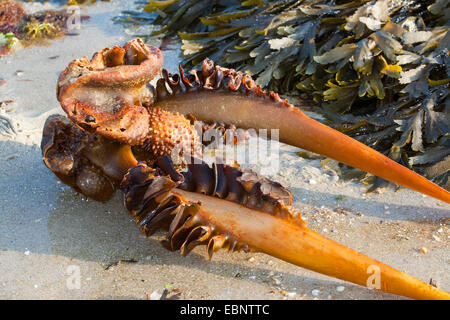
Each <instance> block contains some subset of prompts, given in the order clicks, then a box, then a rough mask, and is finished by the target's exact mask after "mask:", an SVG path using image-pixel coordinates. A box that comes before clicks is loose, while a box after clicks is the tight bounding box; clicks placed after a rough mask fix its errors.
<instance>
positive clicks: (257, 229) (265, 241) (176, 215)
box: [122, 156, 450, 299]
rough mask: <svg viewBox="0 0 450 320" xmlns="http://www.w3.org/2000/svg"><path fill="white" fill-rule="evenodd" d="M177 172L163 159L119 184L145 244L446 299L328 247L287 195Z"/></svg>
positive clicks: (215, 170)
mask: <svg viewBox="0 0 450 320" xmlns="http://www.w3.org/2000/svg"><path fill="white" fill-rule="evenodd" d="M191 162H192V164H191V165H190V166H189V167H188V168H187V170H186V171H184V172H178V171H177V170H176V169H175V167H174V166H173V165H172V163H171V160H170V158H169V157H167V156H165V157H161V158H159V159H158V160H157V161H156V163H155V164H156V166H155V167H148V166H147V165H146V164H145V163H140V164H139V165H138V166H136V167H134V168H132V169H130V171H129V172H128V173H127V174H126V176H125V177H124V180H123V182H122V187H123V188H124V192H125V207H126V209H127V210H128V212H129V213H130V215H132V216H133V218H134V219H135V221H136V223H137V224H138V226H139V228H140V230H141V231H142V232H143V233H144V234H145V235H147V236H149V235H151V234H153V233H154V232H155V231H157V230H158V229H160V228H164V229H166V230H168V232H167V236H166V238H165V239H164V240H163V241H162V244H163V246H164V247H166V248H167V249H169V250H171V251H175V250H180V252H181V254H182V255H187V254H188V253H189V252H190V251H192V250H193V249H194V248H195V247H196V246H199V245H205V246H206V252H207V256H208V258H209V259H211V257H212V255H213V253H214V252H215V251H217V250H219V249H221V248H224V249H227V250H228V251H238V250H244V251H250V250H251V251H258V252H264V253H267V254H270V255H272V256H275V257H277V258H280V259H283V260H285V261H288V262H290V263H293V264H296V265H298V266H301V267H304V268H307V269H310V270H314V271H316V272H320V273H323V274H326V275H329V276H332V277H336V278H339V279H342V280H346V281H351V282H353V283H356V284H359V285H362V286H370V281H369V282H368V277H369V276H368V273H367V272H368V270H369V269H368V268H369V267H370V268H378V269H379V270H380V286H379V287H378V288H377V289H379V290H382V291H385V292H390V293H395V294H399V295H404V296H408V297H412V298H419V299H449V298H450V295H449V294H448V293H447V292H444V291H441V290H439V289H437V288H435V287H433V286H431V285H429V284H426V283H424V282H421V281H419V280H417V279H415V278H413V277H411V276H409V275H406V274H404V273H402V272H400V271H398V270H396V269H393V268H391V267H389V266H387V265H385V264H383V263H381V262H378V261H376V260H374V259H372V258H369V257H367V256H364V255H363V254H361V253H358V252H356V251H354V250H352V249H350V248H347V247H344V246H342V245H340V244H338V243H336V242H334V241H332V240H330V239H327V238H325V237H323V236H321V235H319V234H317V233H315V232H314V231H312V230H310V229H308V228H307V227H306V223H305V222H304V221H303V220H302V219H301V215H300V213H298V212H295V211H294V210H293V208H292V207H291V199H292V197H291V193H290V192H289V191H288V190H287V189H285V188H284V187H283V186H281V185H280V184H278V183H276V182H272V181H270V180H268V179H266V178H263V177H259V176H258V175H257V174H255V173H253V172H250V171H242V170H240V169H239V168H236V167H230V166H228V165H223V164H217V163H216V164H213V166H212V167H209V166H208V165H207V164H205V163H202V162H201V161H199V160H198V159H197V161H195V160H194V161H191Z"/></svg>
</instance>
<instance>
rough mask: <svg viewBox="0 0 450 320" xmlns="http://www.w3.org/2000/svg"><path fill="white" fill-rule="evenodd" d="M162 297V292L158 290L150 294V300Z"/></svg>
mask: <svg viewBox="0 0 450 320" xmlns="http://www.w3.org/2000/svg"><path fill="white" fill-rule="evenodd" d="M160 298H161V294H160V293H158V291H153V292H152V294H151V295H150V300H159V299H160Z"/></svg>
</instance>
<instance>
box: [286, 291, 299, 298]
mask: <svg viewBox="0 0 450 320" xmlns="http://www.w3.org/2000/svg"><path fill="white" fill-rule="evenodd" d="M286 295H287V296H288V297H289V298H293V297H295V296H296V295H297V293H296V292H293V291H291V292H286Z"/></svg>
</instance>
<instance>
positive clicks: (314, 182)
mask: <svg viewBox="0 0 450 320" xmlns="http://www.w3.org/2000/svg"><path fill="white" fill-rule="evenodd" d="M309 184H317V181H316V180H314V179H310V180H309Z"/></svg>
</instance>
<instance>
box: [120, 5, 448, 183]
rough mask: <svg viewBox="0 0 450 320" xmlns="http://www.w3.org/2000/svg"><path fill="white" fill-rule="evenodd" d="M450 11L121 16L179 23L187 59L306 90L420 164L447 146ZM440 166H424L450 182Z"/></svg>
mask: <svg viewBox="0 0 450 320" xmlns="http://www.w3.org/2000/svg"><path fill="white" fill-rule="evenodd" d="M449 18H450V8H449V1H446V0H436V1H412V0H404V1H389V0H381V1H364V0H363V1H354V0H353V1H320V0H319V1H263V0H258V1H232V0H230V1H225V0H222V1H215V2H210V1H198V0H185V1H181V0H180V1H177V0H174V1H148V2H147V4H146V5H145V6H144V7H143V8H142V10H141V11H139V12H136V11H128V12H126V13H125V16H124V17H121V18H120V19H119V20H122V21H124V22H126V23H138V24H145V23H155V24H159V25H161V29H160V30H158V31H155V32H154V33H153V34H152V35H151V36H175V35H177V33H178V36H179V37H180V38H181V40H182V52H183V57H184V61H183V64H184V65H198V64H199V63H201V61H202V60H203V59H204V58H205V57H209V58H211V59H213V60H215V61H218V62H219V63H221V64H222V65H224V66H231V67H234V68H236V69H237V70H241V71H245V72H247V73H249V74H250V75H252V76H254V77H255V78H256V83H257V84H258V85H261V86H262V87H268V88H269V89H271V90H275V91H277V92H279V93H284V94H289V95H298V94H304V93H307V94H309V95H310V96H312V97H313V98H314V100H315V101H316V102H317V104H318V106H319V107H318V108H317V110H320V111H321V112H322V113H323V114H324V115H325V117H326V118H327V120H328V121H330V123H331V125H333V126H334V127H335V128H338V129H339V130H341V131H343V132H345V133H347V134H350V135H352V136H353V137H355V138H357V139H358V140H360V141H362V142H364V143H365V144H367V145H369V146H371V147H374V148H376V149H377V150H379V151H381V152H382V153H384V154H386V155H388V156H389V157H391V158H392V159H394V160H396V161H399V162H401V163H403V164H405V165H407V166H410V167H413V168H414V169H415V170H417V171H420V172H422V171H423V169H424V168H426V167H430V166H432V165H433V164H439V163H441V162H442V161H446V160H445V157H446V156H448V155H449V153H450V147H449V140H448V136H449V132H450V130H449V123H450V119H449V112H450V111H449V106H448V102H447V101H448V100H447V96H448V93H449V88H448V84H449V78H450V76H449V70H448V64H449V59H450V58H449V54H448V47H449V43H450V35H449V33H448V25H449ZM447 162H448V161H447ZM439 167H440V168H441V169H440V170H431V171H432V172H431V171H430V170H428V169H427V170H425V171H424V172H425V173H426V174H427V175H428V177H429V178H436V181H438V182H440V184H441V185H446V181H448V174H449V173H448V172H449V169H450V166H448V165H447V166H443V165H442V164H441V165H440V166H439ZM442 168H443V169H442ZM447 186H448V183H447Z"/></svg>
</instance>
